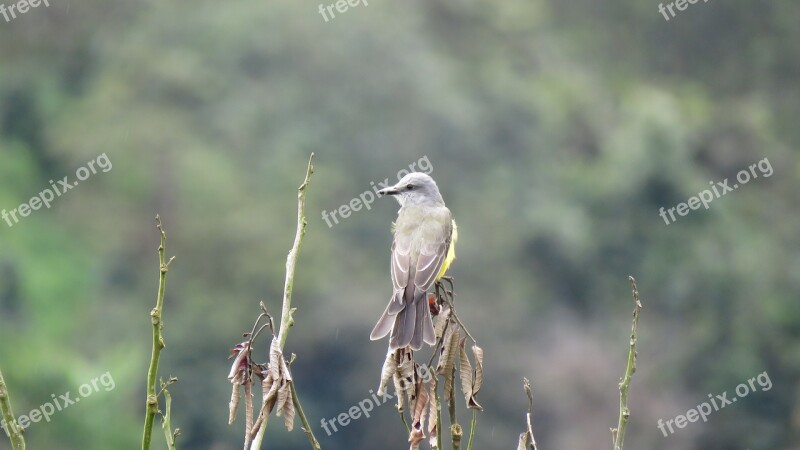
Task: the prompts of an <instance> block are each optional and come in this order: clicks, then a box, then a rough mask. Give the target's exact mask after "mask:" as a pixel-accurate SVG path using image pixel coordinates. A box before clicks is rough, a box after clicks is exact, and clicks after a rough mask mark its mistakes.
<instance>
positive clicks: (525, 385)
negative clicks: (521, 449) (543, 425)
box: [522, 378, 538, 450]
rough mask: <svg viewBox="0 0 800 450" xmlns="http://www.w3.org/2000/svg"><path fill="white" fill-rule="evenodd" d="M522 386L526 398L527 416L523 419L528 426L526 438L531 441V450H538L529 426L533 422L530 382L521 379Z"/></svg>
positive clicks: (531, 427)
mask: <svg viewBox="0 0 800 450" xmlns="http://www.w3.org/2000/svg"><path fill="white" fill-rule="evenodd" d="M522 386H523V388H524V389H525V395H527V396H528V415H527V416H526V418H525V419H526V421H527V426H528V429H527V430H526V433H528V437H529V438H530V440H531V449H532V450H538V449H537V448H536V438H535V437H534V435H533V425H532V424H531V423H532V422H533V392H531V382H530V381H528V379H527V378H523V379H522Z"/></svg>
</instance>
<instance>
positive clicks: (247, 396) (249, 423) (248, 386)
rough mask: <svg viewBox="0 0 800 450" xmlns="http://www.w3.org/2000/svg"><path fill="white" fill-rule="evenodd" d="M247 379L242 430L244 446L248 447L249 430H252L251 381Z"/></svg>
mask: <svg viewBox="0 0 800 450" xmlns="http://www.w3.org/2000/svg"><path fill="white" fill-rule="evenodd" d="M251 381H252V380H251ZM251 381H248V382H246V383H245V384H244V411H245V413H244V417H245V423H246V425H245V431H244V446H245V448H248V447H250V440H251V439H252V438H251V436H252V435H251V434H250V433H251V431H252V430H253V391H252V386H253V383H252V382H251Z"/></svg>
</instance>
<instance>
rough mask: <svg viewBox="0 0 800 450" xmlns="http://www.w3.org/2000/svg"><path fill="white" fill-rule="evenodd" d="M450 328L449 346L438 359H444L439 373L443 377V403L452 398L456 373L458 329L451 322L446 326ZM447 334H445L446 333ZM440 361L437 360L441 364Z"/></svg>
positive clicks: (453, 322)
mask: <svg viewBox="0 0 800 450" xmlns="http://www.w3.org/2000/svg"><path fill="white" fill-rule="evenodd" d="M451 328H452V330H453V331H452V334H451V335H450V339H449V346H448V349H447V351H445V352H443V353H442V356H441V357H440V358H446V359H445V360H444V368H443V370H442V372H441V375H444V398H445V401H446V400H447V399H450V398H452V396H453V388H454V386H453V383H454V381H455V371H456V358H457V357H458V341H459V339H460V337H459V334H460V333H459V331H458V327H457V326H455V321H452V322H451V324H450V326H448V330H449V329H451ZM446 334H447V333H446ZM441 362H442V359H440V360H439V363H440V364H441Z"/></svg>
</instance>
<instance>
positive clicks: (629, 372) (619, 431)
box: [611, 276, 642, 450]
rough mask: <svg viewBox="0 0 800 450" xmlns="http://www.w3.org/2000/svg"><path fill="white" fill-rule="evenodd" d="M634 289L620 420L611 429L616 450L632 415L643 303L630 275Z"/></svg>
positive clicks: (622, 439) (619, 447)
mask: <svg viewBox="0 0 800 450" xmlns="http://www.w3.org/2000/svg"><path fill="white" fill-rule="evenodd" d="M628 280H629V281H630V283H631V290H632V291H633V321H632V323H631V339H630V347H629V348H628V365H627V367H626V368H625V376H624V377H623V378H622V379H621V380H620V383H619V421H618V423H617V428H612V429H611V437H612V439H613V442H614V450H622V443H623V441H624V440H625V429H626V428H627V427H628V418H629V417H630V415H631V412H630V410H629V409H628V389H629V388H630V385H631V377H632V376H633V373H634V372H636V332H637V331H638V328H639V313H640V312H641V310H642V303H641V302H640V301H639V288H638V287H637V286H636V279H635V278H633V277H631V276H629V277H628Z"/></svg>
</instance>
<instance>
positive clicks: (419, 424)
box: [411, 381, 428, 436]
mask: <svg viewBox="0 0 800 450" xmlns="http://www.w3.org/2000/svg"><path fill="white" fill-rule="evenodd" d="M416 393H417V395H416V397H417V403H416V405H415V408H414V416H413V420H412V422H411V424H412V426H413V428H415V429H420V430H423V436H424V434H425V433H424V429H425V427H424V422H425V417H426V416H427V414H428V389H426V388H425V383H423V382H422V381H420V382H419V383H417V388H416Z"/></svg>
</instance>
